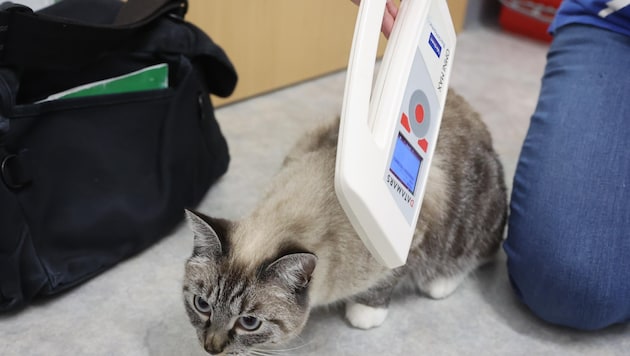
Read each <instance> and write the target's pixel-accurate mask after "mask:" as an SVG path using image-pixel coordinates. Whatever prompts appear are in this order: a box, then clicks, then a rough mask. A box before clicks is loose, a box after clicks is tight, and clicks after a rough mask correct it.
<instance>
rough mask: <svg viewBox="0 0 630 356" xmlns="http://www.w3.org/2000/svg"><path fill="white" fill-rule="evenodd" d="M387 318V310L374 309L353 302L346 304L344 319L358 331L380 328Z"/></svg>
mask: <svg viewBox="0 0 630 356" xmlns="http://www.w3.org/2000/svg"><path fill="white" fill-rule="evenodd" d="M386 317H387V308H374V307H369V306H367V305H365V304H359V303H355V302H348V303H346V318H347V319H348V321H349V322H350V324H352V326H354V327H355V328H359V329H370V328H373V327H376V326H380V325H381V324H383V322H384V321H385V318H386Z"/></svg>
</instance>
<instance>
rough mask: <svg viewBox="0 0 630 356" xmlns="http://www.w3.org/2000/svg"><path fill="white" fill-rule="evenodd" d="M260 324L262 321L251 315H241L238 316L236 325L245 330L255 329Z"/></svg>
mask: <svg viewBox="0 0 630 356" xmlns="http://www.w3.org/2000/svg"><path fill="white" fill-rule="evenodd" d="M261 324H262V321H261V320H260V319H258V318H256V317H253V316H242V317H240V318H238V326H239V327H240V328H241V329H243V330H246V331H255V330H257V329H258V328H259V327H260V325H261Z"/></svg>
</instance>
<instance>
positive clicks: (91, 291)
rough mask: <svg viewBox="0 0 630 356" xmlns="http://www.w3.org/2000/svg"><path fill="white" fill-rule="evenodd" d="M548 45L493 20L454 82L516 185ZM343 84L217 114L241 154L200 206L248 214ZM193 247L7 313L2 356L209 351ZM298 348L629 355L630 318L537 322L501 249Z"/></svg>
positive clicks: (461, 51)
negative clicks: (191, 314)
mask: <svg viewBox="0 0 630 356" xmlns="http://www.w3.org/2000/svg"><path fill="white" fill-rule="evenodd" d="M545 51H546V46H545V45H543V44H540V43H536V42H531V41H529V40H526V39H523V38H518V37H513V36H510V35H506V34H503V33H501V32H499V31H497V30H493V29H488V28H477V29H474V30H468V31H466V32H464V33H463V34H462V35H461V36H460V37H459V42H458V49H457V53H456V56H455V67H454V72H453V75H452V81H451V85H452V87H453V88H455V89H457V90H458V91H459V92H460V93H462V94H463V95H464V96H465V97H467V98H468V100H469V101H470V102H471V103H472V104H473V106H474V107H475V108H476V109H477V110H478V111H479V112H481V113H482V116H483V118H484V119H485V121H486V122H487V123H488V125H489V126H490V128H491V130H492V133H493V135H494V139H495V144H496V148H497V150H498V152H499V153H500V155H501V158H502V160H503V162H504V164H505V167H506V175H507V177H508V181H510V180H511V177H512V175H513V172H514V168H515V163H516V159H517V157H518V153H519V149H520V148H519V147H520V144H521V142H522V139H523V137H524V135H525V131H526V129H527V125H528V120H529V115H530V114H531V112H532V110H533V109H534V105H535V100H536V96H537V93H538V89H539V78H540V75H541V73H542V69H543V65H544V56H545ZM343 85H344V74H343V73H337V74H333V75H330V76H326V77H324V78H320V79H317V80H313V81H310V82H308V83H304V84H301V85H298V86H294V87H291V88H287V89H285V90H281V91H277V92H275V93H272V94H269V95H265V96H262V97H258V98H255V99H251V100H248V101H244V102H241V103H238V104H235V105H231V106H228V107H224V108H221V109H220V110H218V112H217V116H218V119H219V121H220V124H221V126H222V128H223V130H224V132H225V134H226V136H227V138H228V140H229V142H230V147H231V154H232V157H233V158H232V159H233V160H232V163H231V166H230V170H229V172H228V173H227V175H226V176H225V177H224V178H223V179H222V180H221V181H220V182H219V183H218V184H217V185H216V186H215V187H214V188H213V189H212V190H211V192H210V193H209V194H208V196H207V198H206V199H205V201H204V202H203V204H202V206H201V210H202V211H204V212H207V213H209V214H211V215H215V216H222V217H227V218H237V217H239V216H241V215H243V214H245V213H246V212H248V211H249V210H250V209H251V208H252V207H253V204H254V203H255V202H256V201H257V200H258V199H259V197H260V194H261V191H262V190H263V189H264V187H265V185H266V184H267V182H268V181H269V179H270V176H271V175H272V174H273V173H274V172H275V171H276V169H277V168H278V166H279V164H280V162H281V160H282V158H283V156H284V155H285V154H286V152H287V150H288V149H289V147H290V146H291V145H292V144H293V142H294V141H295V139H296V138H297V137H298V136H299V135H300V134H301V133H302V132H303V131H305V130H307V129H308V128H310V127H312V126H313V125H316V124H317V123H318V122H321V121H323V120H327V119H330V118H332V117H333V116H335V115H337V114H338V112H339V110H340V104H341V97H342V92H343ZM190 251H191V236H190V234H189V233H188V231H187V230H186V229H185V228H183V227H181V228H180V229H178V230H177V231H175V232H174V233H173V234H172V235H171V236H169V237H167V238H166V239H164V240H163V241H162V242H160V243H159V244H157V245H156V246H154V247H153V248H151V249H149V250H148V251H146V252H144V253H142V254H140V255H139V256H137V257H135V258H133V259H131V260H128V261H126V262H124V263H121V264H120V265H119V266H117V267H116V268H114V269H112V270H110V271H108V272H107V273H104V274H103V275H101V276H99V277H97V278H95V279H93V280H92V281H90V282H88V283H86V284H84V285H82V286H80V287H78V288H76V289H74V290H72V291H71V292H69V293H66V294H65V295H63V296H61V297H59V298H56V299H54V300H52V301H49V302H46V303H39V304H37V305H34V306H32V307H29V308H27V309H26V310H24V311H23V312H21V313H19V314H17V315H13V316H8V317H7V316H2V317H0V355H11V356H12V355H47V356H54V355H203V354H204V353H203V352H202V351H201V348H200V346H199V345H198V343H197V341H196V337H195V335H194V331H193V329H192V327H191V326H189V324H188V321H187V319H186V316H185V314H184V308H183V306H182V302H181V296H180V283H181V277H182V273H183V270H182V269H183V262H184V260H185V259H186V258H187V256H188V255H189V253H190ZM298 345H300V347H299V348H297V349H295V350H291V351H287V352H285V354H287V355H578V354H579V355H627V354H628V350H630V326H628V325H626V326H617V327H613V328H610V329H608V330H605V331H601V332H596V333H581V332H574V331H569V330H564V329H560V328H556V327H551V326H548V325H545V324H543V323H541V322H539V321H538V320H537V319H535V318H533V317H532V316H531V315H530V314H529V313H528V312H527V311H526V310H525V309H524V308H523V307H522V306H521V305H520V304H519V303H518V302H517V301H516V300H515V298H514V296H513V295H512V293H511V290H510V287H509V285H508V280H507V276H506V270H505V260H504V257H501V259H500V260H499V261H498V262H496V263H494V264H491V265H489V266H486V267H484V268H482V269H481V270H480V271H478V272H477V273H476V274H474V275H473V276H472V277H471V278H469V279H468V280H466V281H465V283H464V284H463V286H462V287H461V288H460V289H459V290H458V291H457V292H456V293H455V294H454V295H452V296H451V297H449V298H447V299H445V300H442V301H434V300H429V299H426V298H422V297H418V296H415V295H398V296H397V297H396V299H395V301H394V302H393V305H392V307H391V311H390V315H389V317H388V319H387V320H386V322H385V323H384V325H383V326H381V327H380V328H377V329H373V330H370V331H360V330H356V329H352V328H351V327H350V326H349V325H348V324H347V323H346V322H345V321H344V319H343V317H342V314H341V313H340V311H339V310H337V309H336V308H330V309H329V310H319V311H316V312H314V313H313V315H312V318H311V320H310V322H309V324H308V325H307V328H306V330H305V331H304V333H303V335H302V338H301V340H300V341H299V342H298ZM624 351H625V352H624Z"/></svg>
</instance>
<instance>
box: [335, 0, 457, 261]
mask: <svg viewBox="0 0 630 356" xmlns="http://www.w3.org/2000/svg"><path fill="white" fill-rule="evenodd" d="M384 9H385V0H362V1H361V5H360V7H359V14H358V17H357V22H356V25H355V31H354V39H353V43H352V50H351V52H350V61H349V64H348V71H347V77H346V87H345V93H344V101H343V107H342V112H341V126H340V127H339V143H338V146H337V163H336V172H335V191H336V193H337V197H338V199H339V202H340V203H341V206H342V207H343V209H344V211H345V212H346V215H347V216H348V218H349V220H350V222H351V223H352V225H353V227H354V229H355V230H356V231H357V233H358V235H359V236H360V237H361V239H362V240H363V242H364V244H365V245H366V246H367V248H368V249H369V250H370V252H371V253H372V255H373V256H374V257H375V258H376V259H377V260H378V261H379V262H380V263H382V264H384V265H385V266H387V267H389V268H395V267H398V266H401V265H403V264H405V262H406V260H407V255H408V253H409V248H410V245H411V240H412V238H413V234H414V231H415V227H416V223H417V221H418V216H419V214H420V206H421V203H422V198H423V196H424V189H425V185H426V180H427V177H428V173H429V167H430V165H431V158H432V156H433V151H434V150H435V145H436V140H437V136H438V135H437V134H438V130H439V127H440V122H441V119H442V111H443V108H444V103H445V101H446V92H447V83H448V80H449V76H450V71H451V66H452V65H451V64H452V61H453V55H454V52H455V30H454V28H453V23H452V21H451V17H450V14H449V11H448V7H447V4H446V0H404V1H402V3H401V7H400V9H399V12H398V15H397V17H396V21H395V23H394V28H393V30H392V33H391V35H390V39H389V41H388V45H387V48H386V49H385V54H384V56H383V60H382V62H381V66H380V70H379V74H378V77H377V79H376V82H375V83H374V89H373V90H372V78H373V73H374V67H375V59H376V50H377V47H378V38H379V35H380V28H381V22H382V19H383V12H384Z"/></svg>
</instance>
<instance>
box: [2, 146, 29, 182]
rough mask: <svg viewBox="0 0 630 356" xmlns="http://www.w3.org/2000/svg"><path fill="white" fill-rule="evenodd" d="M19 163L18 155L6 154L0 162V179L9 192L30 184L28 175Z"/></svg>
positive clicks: (24, 167) (23, 166)
mask: <svg viewBox="0 0 630 356" xmlns="http://www.w3.org/2000/svg"><path fill="white" fill-rule="evenodd" d="M20 161H21V160H20V155H17V154H7V155H6V156H4V158H2V161H1V162H0V178H1V179H2V182H3V183H4V185H6V186H7V188H9V189H11V190H19V189H23V188H25V187H26V186H28V185H29V184H30V183H31V178H30V174H28V171H27V168H26V166H25V165H24V164H23V163H22V162H20Z"/></svg>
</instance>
